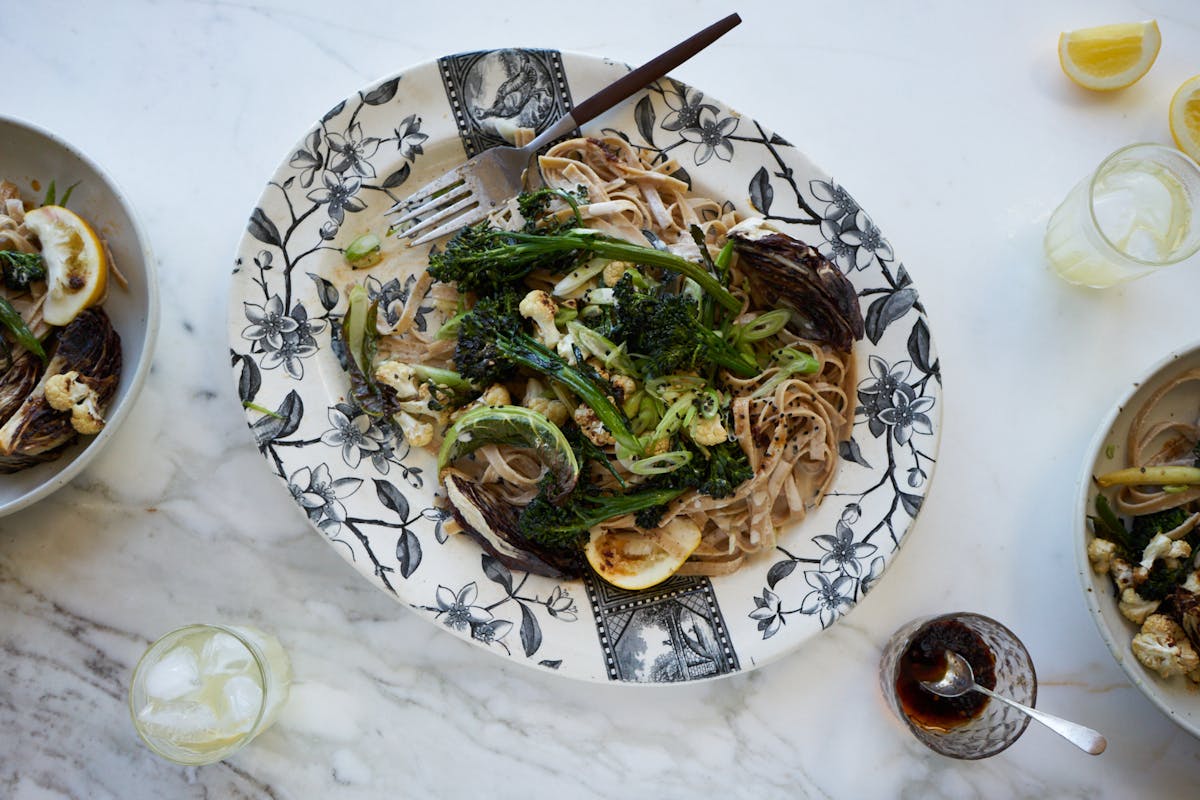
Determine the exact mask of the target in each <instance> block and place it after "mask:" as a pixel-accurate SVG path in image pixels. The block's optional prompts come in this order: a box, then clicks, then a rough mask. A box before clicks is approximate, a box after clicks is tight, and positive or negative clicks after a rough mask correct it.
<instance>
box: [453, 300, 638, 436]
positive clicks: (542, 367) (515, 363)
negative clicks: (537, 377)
mask: <svg viewBox="0 0 1200 800" xmlns="http://www.w3.org/2000/svg"><path fill="white" fill-rule="evenodd" d="M520 323H521V318H520V315H519V313H518V312H517V299H516V295H515V294H513V293H512V292H505V293H503V294H501V295H498V296H495V297H489V298H484V299H482V300H480V301H479V302H478V303H476V304H475V307H474V308H473V309H472V310H471V312H470V313H469V314H467V315H466V316H465V317H463V319H462V323H461V324H460V326H459V331H458V346H457V347H456V348H455V351H454V363H455V366H457V367H458V371H459V374H460V375H462V376H463V377H464V378H466V379H468V380H470V381H472V382H474V383H475V384H476V385H481V386H483V385H487V384H489V383H493V382H495V381H500V380H504V379H506V378H507V377H509V376H510V375H511V374H512V372H513V370H514V369H515V368H516V367H524V368H525V369H528V370H532V371H533V372H537V373H539V374H542V375H545V376H546V377H547V378H551V379H552V380H555V381H558V382H559V383H561V384H563V385H564V386H566V387H567V388H568V389H570V390H571V391H572V392H574V393H575V395H576V396H577V397H579V399H580V400H582V401H583V402H584V403H585V404H586V405H587V406H588V407H589V408H591V409H592V411H594V412H595V413H596V417H597V418H598V419H599V420H600V422H601V423H603V425H604V427H605V428H607V429H608V432H609V433H611V434H612V435H613V438H614V439H616V441H617V442H618V443H619V444H620V445H621V446H622V447H624V448H626V449H627V450H629V451H630V452H633V453H639V454H640V453H641V452H642V445H641V442H640V441H639V440H638V438H637V437H636V436H634V435H633V432H632V431H631V430H629V426H628V425H627V424H626V422H625V418H624V416H623V415H622V414H621V412H620V410H618V409H617V407H616V406H615V405H614V404H613V402H612V401H611V400H609V399H608V392H606V391H605V390H604V389H603V388H602V382H601V379H600V377H599V375H596V374H595V373H594V371H593V370H591V369H590V368H589V367H587V366H586V365H584V364H582V363H581V364H580V366H579V367H578V368H575V367H572V366H571V365H570V364H568V363H567V362H566V361H564V360H563V359H561V358H559V357H558V355H557V354H556V353H553V352H551V351H550V350H548V349H547V348H546V347H544V346H543V345H542V344H541V343H539V342H538V341H537V340H536V339H534V338H533V337H531V336H528V335H527V334H525V333H521V332H520ZM580 361H581V362H582V357H581V358H580Z"/></svg>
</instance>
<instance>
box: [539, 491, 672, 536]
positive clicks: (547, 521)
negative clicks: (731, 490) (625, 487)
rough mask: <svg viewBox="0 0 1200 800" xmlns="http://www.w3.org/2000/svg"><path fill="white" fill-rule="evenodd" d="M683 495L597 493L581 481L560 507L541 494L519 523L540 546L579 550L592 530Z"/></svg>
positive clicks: (640, 492)
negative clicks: (603, 523)
mask: <svg viewBox="0 0 1200 800" xmlns="http://www.w3.org/2000/svg"><path fill="white" fill-rule="evenodd" d="M683 492H684V489H683V488H660V489H643V490H638V491H633V492H629V493H626V494H615V493H597V492H596V491H595V489H594V487H591V486H586V487H585V486H583V482H582V481H581V482H580V485H578V486H576V488H575V491H573V492H572V493H571V494H570V495H568V496H567V498H566V499H565V500H564V501H563V502H561V503H558V504H555V503H552V502H550V501H549V500H548V499H546V497H545V496H544V494H543V493H539V494H538V496H537V497H535V498H534V499H533V501H532V502H531V503H530V504H529V505H527V506H525V508H524V510H523V511H522V512H521V516H520V519H519V523H518V524H519V525H520V530H521V534H522V535H523V536H525V537H526V538H528V539H532V540H533V541H535V542H538V543H539V544H542V545H545V546H547V547H554V548H562V549H577V548H578V547H579V546H580V544H582V543H583V540H584V538H586V537H587V534H588V531H589V530H590V529H592V528H594V527H596V526H597V525H599V524H600V523H602V522H604V521H605V520H609V519H613V518H614V517H621V516H624V515H626V514H634V513H638V512H640V511H643V510H644V509H647V508H662V507H663V506H664V505H665V504H667V503H669V502H671V501H672V500H674V499H675V498H676V497H678V496H679V495H681V494H683ZM660 514H661V512H660Z"/></svg>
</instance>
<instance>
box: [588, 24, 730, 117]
mask: <svg viewBox="0 0 1200 800" xmlns="http://www.w3.org/2000/svg"><path fill="white" fill-rule="evenodd" d="M741 21H742V18H741V17H739V16H738V15H737V14H730V15H729V16H728V17H725V19H723V20H721V21H720V22H714V23H713V24H712V25H709V26H708V27H707V28H705V29H704V30H702V31H700V32H699V33H697V34H695V35H694V36H692V37H691V38H690V39H685V40H684V41H682V42H680V43H679V44H677V45H675V46H674V47H672V48H671V49H670V50H668V51H667V52H665V53H663V54H662V55H660V56H656V57H655V58H652V59H650V60H649V61H647V62H646V63H645V64H643V65H642V66H640V67H638V68H637V69H635V70H633V71H632V72H630V73H629V74H627V75H625V76H624V77H622V78H621V79H620V80H618V81H617V82H616V83H613V84H610V85H609V86H606V87H605V88H603V89H601V90H600V91H598V92H596V93H595V94H594V95H592V96H591V97H589V98H588V99H587V100H584V101H583V102H582V103H580V104H579V105H577V106H575V108H574V110H573V111H571V116H572V117H574V119H575V124H576V125H583V124H584V123H586V122H590V121H591V120H592V119H594V118H596V117H598V116H600V115H601V114H603V113H604V112H605V111H608V110H609V109H610V108H612V107H613V106H615V105H617V104H618V103H620V102H621V101H622V100H626V99H628V98H630V97H632V96H633V95H634V94H636V93H637V92H639V91H641V90H642V89H644V88H645V87H646V86H647V85H648V84H651V83H653V82H654V81H656V80H658V79H659V78H661V77H662V76H664V75H666V74H667V73H668V72H670V71H671V70H673V69H675V68H676V67H678V66H679V65H680V64H682V63H683V62H685V61H687V60H688V59H689V58H691V57H692V56H694V55H696V54H697V53H699V52H700V51H701V50H703V49H704V48H706V47H708V46H709V45H710V44H712V43H713V42H715V41H716V40H717V39H720V38H721V37H722V36H724V35H725V34H726V33H728V32H729V31H731V30H733V29H734V28H735V27H737V26H738V25H739V24H740V23H741Z"/></svg>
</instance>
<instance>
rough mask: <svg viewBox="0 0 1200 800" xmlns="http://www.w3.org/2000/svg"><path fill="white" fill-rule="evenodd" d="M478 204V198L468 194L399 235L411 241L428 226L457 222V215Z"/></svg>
mask: <svg viewBox="0 0 1200 800" xmlns="http://www.w3.org/2000/svg"><path fill="white" fill-rule="evenodd" d="M478 204H479V198H478V197H476V196H475V194H474V193H471V194H468V195H467V196H466V197H464V198H462V199H461V200H459V201H458V202H457V203H454V204H453V205H450V206H447V207H446V208H443V209H442V210H441V211H438V212H437V213H436V214H434V215H432V216H429V217H426V218H425V219H423V220H421V221H420V222H418V223H417V224H416V225H414V226H412V227H411V228H409V229H408V230H406V231H404V232H403V233H402V234H401V236H403V237H404V238H406V239H411V238H413V237H414V236H416V235H417V234H418V233H420V232H421V231H423V230H425V229H426V228H429V227H430V226H432V225H434V224H435V223H438V222H441V221H442V220H444V219H448V218H453V219H452V221H454V222H457V218H458V216H459V214H461V213H462V212H464V211H467V210H469V209H471V208H472V207H474V206H477V205H478ZM460 226H461V224H460Z"/></svg>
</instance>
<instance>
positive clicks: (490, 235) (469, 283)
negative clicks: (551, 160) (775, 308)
mask: <svg viewBox="0 0 1200 800" xmlns="http://www.w3.org/2000/svg"><path fill="white" fill-rule="evenodd" d="M585 254H590V255H595V256H601V257H603V258H607V259H611V260H613V261H629V262H632V263H634V264H642V265H646V266H652V267H661V268H663V269H668V270H671V271H672V272H677V273H679V274H680V275H684V276H686V277H688V278H691V279H692V280H694V281H695V282H696V283H698V284H699V285H700V287H701V288H703V289H704V291H705V292H707V293H708V294H709V295H711V296H712V297H713V298H714V299H715V300H716V301H717V302H718V303H720V304H721V305H722V306H724V307H725V308H727V309H729V310H730V311H739V310H740V309H741V307H742V303H741V301H740V300H738V299H737V298H736V297H734V296H733V295H732V294H730V292H729V290H728V289H726V288H725V287H724V286H722V285H721V281H720V280H719V279H718V278H717V277H716V276H715V275H713V274H712V273H711V272H709V271H708V270H707V269H705V268H704V267H703V266H701V265H700V264H696V263H693V262H691V261H688V260H687V259H686V258H683V257H682V256H677V255H675V254H674V253H670V252H666V251H663V250H655V249H654V248H652V247H644V246H642V245H637V244H633V243H632V242H626V241H622V240H620V239H614V238H612V237H610V236H605V235H604V234H602V233H599V232H597V231H593V230H589V229H587V228H572V229H569V230H564V231H559V232H556V233H530V232H526V231H504V230H499V229H498V228H493V227H489V226H488V225H487V223H480V224H479V225H474V226H471V227H469V228H464V229H463V230H462V232H460V233H459V234H458V235H457V236H455V237H454V238H453V239H452V240H450V243H449V244H447V245H446V249H445V250H444V251H442V252H440V253H433V254H431V255H430V257H429V274H431V275H433V277H435V278H437V279H438V280H440V281H443V282H447V283H450V282H457V283H458V286H459V288H460V289H462V290H464V291H474V292H481V293H484V294H488V293H493V292H495V291H496V290H497V289H499V288H502V287H504V286H507V285H511V284H513V283H516V282H517V281H520V280H521V279H523V278H524V277H525V276H526V275H528V274H529V273H530V272H532V271H533V270H534V269H536V268H538V267H546V268H548V269H549V270H550V271H551V272H561V271H563V270H564V269H566V268H569V267H570V266H572V265H573V264H575V263H576V262H577V261H578V260H579V259H580V258H582V257H583V256H584V255H585Z"/></svg>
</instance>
